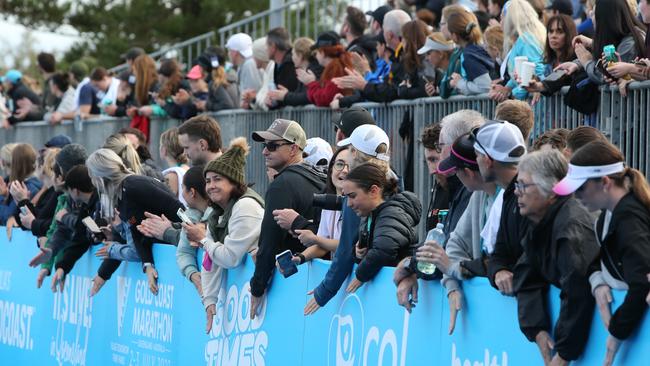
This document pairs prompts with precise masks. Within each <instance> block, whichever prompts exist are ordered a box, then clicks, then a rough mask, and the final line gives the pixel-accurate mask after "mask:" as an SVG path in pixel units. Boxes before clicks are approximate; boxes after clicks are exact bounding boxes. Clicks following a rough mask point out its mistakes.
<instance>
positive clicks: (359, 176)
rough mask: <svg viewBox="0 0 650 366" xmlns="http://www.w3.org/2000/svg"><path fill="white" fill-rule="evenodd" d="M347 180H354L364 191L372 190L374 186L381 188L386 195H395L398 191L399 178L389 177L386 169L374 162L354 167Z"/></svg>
mask: <svg viewBox="0 0 650 366" xmlns="http://www.w3.org/2000/svg"><path fill="white" fill-rule="evenodd" d="M345 180H347V181H350V182H353V183H354V184H356V185H357V186H359V188H361V189H362V190H363V191H364V192H368V191H370V188H371V187H372V186H377V187H379V188H381V190H382V193H383V195H384V196H390V195H393V194H395V193H397V191H398V185H397V180H396V179H393V178H388V177H387V176H386V171H384V170H383V169H382V168H381V167H379V166H378V165H375V164H372V163H364V164H361V165H359V166H357V167H356V168H354V169H352V170H351V171H350V172H349V173H348V175H347V177H346V178H345Z"/></svg>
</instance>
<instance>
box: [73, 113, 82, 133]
mask: <svg viewBox="0 0 650 366" xmlns="http://www.w3.org/2000/svg"><path fill="white" fill-rule="evenodd" d="M74 129H75V131H77V132H82V131H83V130H84V124H83V120H82V119H81V115H80V114H79V113H76V114H75V115H74Z"/></svg>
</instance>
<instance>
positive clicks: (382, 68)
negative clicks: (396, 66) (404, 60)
mask: <svg viewBox="0 0 650 366" xmlns="http://www.w3.org/2000/svg"><path fill="white" fill-rule="evenodd" d="M375 65H376V66H375V70H374V71H368V72H367V73H366V75H365V76H364V79H366V81H367V82H368V83H370V84H380V83H383V82H384V79H386V78H387V77H388V74H389V73H390V65H391V62H386V60H384V59H383V58H377V59H376V60H375Z"/></svg>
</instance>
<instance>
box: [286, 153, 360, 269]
mask: <svg viewBox="0 0 650 366" xmlns="http://www.w3.org/2000/svg"><path fill="white" fill-rule="evenodd" d="M350 158H351V157H350V151H349V149H348V148H347V147H342V148H339V149H338V150H336V152H335V153H334V155H332V159H331V160H330V163H329V168H328V170H327V171H328V174H327V181H326V184H325V192H324V193H325V194H329V195H336V196H341V195H343V181H344V180H345V178H346V176H347V174H348V171H349V170H350V165H349V164H350ZM341 214H342V211H341V210H328V209H323V210H322V211H321V215H320V224H319V226H318V232H317V233H316V234H314V233H313V232H312V231H311V230H295V232H296V234H298V239H299V240H300V242H301V243H302V244H303V245H304V246H306V247H308V248H307V249H306V250H304V251H303V252H302V253H300V254H298V255H296V256H294V257H293V261H294V262H296V264H303V263H305V262H307V261H310V260H312V259H314V258H322V257H323V256H325V255H326V254H328V253H329V252H334V251H335V250H336V247H338V245H339V238H340V237H341V223H342V221H341V219H342V218H341Z"/></svg>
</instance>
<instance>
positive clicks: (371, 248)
mask: <svg viewBox="0 0 650 366" xmlns="http://www.w3.org/2000/svg"><path fill="white" fill-rule="evenodd" d="M421 215H422V204H421V203H420V201H419V200H418V198H417V196H416V195H415V194H414V193H411V192H402V193H396V194H394V195H392V196H391V197H390V198H389V199H388V200H387V201H384V202H383V203H382V204H380V205H379V206H378V207H377V208H376V209H375V210H374V211H372V213H371V214H370V216H368V217H366V218H364V219H362V220H361V225H360V226H359V230H360V232H361V233H363V232H364V231H367V235H368V238H371V240H369V241H368V253H367V254H366V256H365V257H364V258H363V259H362V260H361V262H360V263H359V266H358V267H357V271H356V276H357V279H358V280H359V281H361V282H368V281H370V280H372V279H373V278H374V277H375V275H376V274H377V272H379V270H380V269H381V268H382V267H385V266H393V267H394V266H396V265H397V263H399V261H400V260H402V259H404V258H406V257H407V256H409V255H410V254H411V252H412V251H413V249H414V248H415V244H417V242H418V234H417V232H416V229H415V228H416V227H417V225H418V223H419V222H420V216H421ZM368 227H370V229H369V230H368ZM361 233H360V234H359V235H360V237H362V236H363V235H362V234H361Z"/></svg>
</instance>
